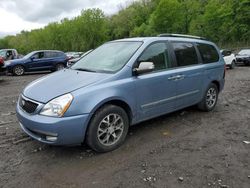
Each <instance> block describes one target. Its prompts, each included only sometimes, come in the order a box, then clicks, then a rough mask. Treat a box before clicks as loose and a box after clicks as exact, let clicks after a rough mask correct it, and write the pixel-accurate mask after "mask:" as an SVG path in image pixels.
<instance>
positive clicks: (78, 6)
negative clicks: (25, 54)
mask: <svg viewBox="0 0 250 188" xmlns="http://www.w3.org/2000/svg"><path fill="white" fill-rule="evenodd" d="M132 1H134V0H39V1H36V0H0V25H1V27H0V37H3V36H6V35H8V34H16V33H19V32H20V31H22V30H28V31H29V30H31V29H35V28H41V27H44V26H45V25H46V24H48V23H49V22H54V21H59V20H61V19H63V18H66V17H67V18H72V17H75V16H77V15H79V14H80V12H81V10H82V9H87V8H100V9H102V10H103V11H104V13H105V14H107V15H111V14H114V13H116V12H117V11H118V10H119V9H120V7H124V6H127V5H128V4H130V3H131V2H132Z"/></svg>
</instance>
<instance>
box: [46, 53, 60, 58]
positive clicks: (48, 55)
mask: <svg viewBox="0 0 250 188" xmlns="http://www.w3.org/2000/svg"><path fill="white" fill-rule="evenodd" d="M59 55H60V54H59V53H58V52H45V55H44V57H45V58H53V57H58V56H59Z"/></svg>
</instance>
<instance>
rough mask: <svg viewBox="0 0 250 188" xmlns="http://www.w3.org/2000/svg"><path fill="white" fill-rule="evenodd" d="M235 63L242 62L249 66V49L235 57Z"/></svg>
mask: <svg viewBox="0 0 250 188" xmlns="http://www.w3.org/2000/svg"><path fill="white" fill-rule="evenodd" d="M236 60H237V62H243V63H244V64H245V65H250V49H243V50H241V51H240V52H239V53H238V54H237V55H236Z"/></svg>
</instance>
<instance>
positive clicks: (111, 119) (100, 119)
mask: <svg viewBox="0 0 250 188" xmlns="http://www.w3.org/2000/svg"><path fill="white" fill-rule="evenodd" d="M128 127H129V120H128V115H127V113H126V112H125V111H124V110H123V109H122V108H121V107H119V106H115V105H105V106H104V107H102V108H101V109H99V110H98V111H97V112H96V113H95V114H94V117H93V118H92V120H91V122H90V125H89V128H88V131H87V137H86V141H87V144H88V145H89V146H90V147H91V148H92V149H93V150H95V151H97V152H108V151H112V150H115V149H117V148H118V147H119V146H120V145H121V144H122V143H123V142H124V140H125V138H126V135H127V133H128Z"/></svg>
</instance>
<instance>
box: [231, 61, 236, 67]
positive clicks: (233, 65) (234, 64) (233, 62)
mask: <svg viewBox="0 0 250 188" xmlns="http://www.w3.org/2000/svg"><path fill="white" fill-rule="evenodd" d="M235 66H236V62H235V60H233V61H232V63H231V65H230V69H234V68H235Z"/></svg>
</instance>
